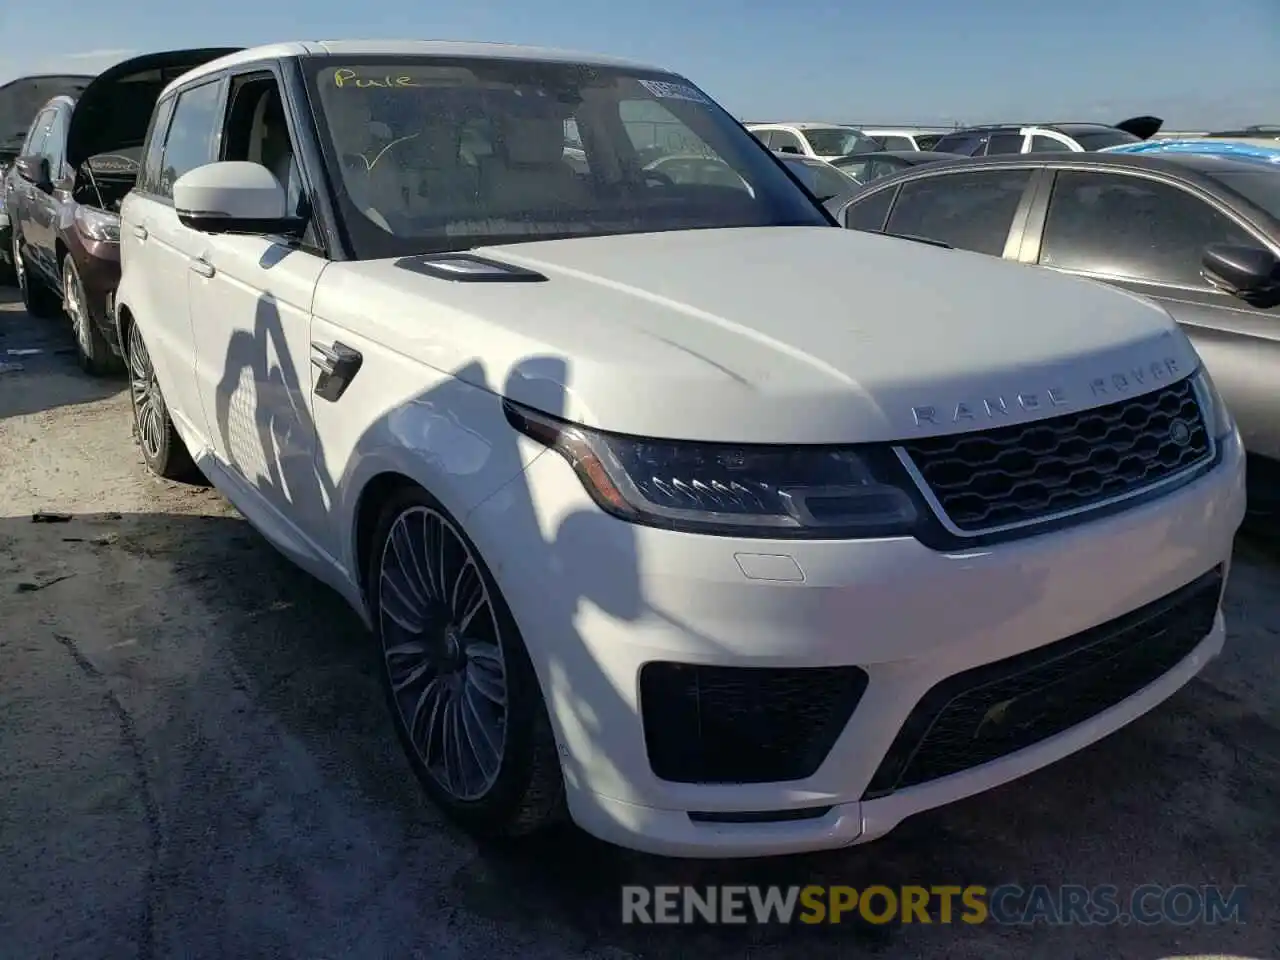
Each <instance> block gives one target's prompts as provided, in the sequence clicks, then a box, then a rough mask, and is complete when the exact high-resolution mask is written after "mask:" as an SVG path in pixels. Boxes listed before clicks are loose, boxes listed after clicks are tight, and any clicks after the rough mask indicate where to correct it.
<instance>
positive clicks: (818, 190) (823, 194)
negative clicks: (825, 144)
mask: <svg viewBox="0 0 1280 960" xmlns="http://www.w3.org/2000/svg"><path fill="white" fill-rule="evenodd" d="M783 163H785V164H786V165H787V166H788V167H789V168H790V169H791V172H792V173H794V174H795V175H796V179H797V180H799V181H800V182H801V183H803V184H804V185H805V189H807V190H808V191H809V192H810V193H812V194H813V195H814V196H815V197H817V198H818V200H820V201H824V200H830V199H831V198H832V197H834V196H837V195H839V194H841V193H847V192H848V191H849V189H850V188H851V187H853V186H854V183H853V181H852V180H850V179H849V178H848V177H846V176H845V175H844V174H843V173H840V172H839V171H838V170H835V169H834V168H833V167H831V165H830V164H827V163H824V162H823V161H821V160H805V159H800V158H790V157H788V158H787V159H786V160H784V161H783Z"/></svg>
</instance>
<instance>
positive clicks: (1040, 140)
mask: <svg viewBox="0 0 1280 960" xmlns="http://www.w3.org/2000/svg"><path fill="white" fill-rule="evenodd" d="M1070 149H1071V148H1070V147H1068V146H1067V145H1066V144H1065V143H1062V142H1061V141H1059V140H1055V139H1053V137H1046V136H1044V135H1043V134H1039V133H1037V134H1036V135H1035V136H1034V137H1032V138H1031V152H1032V153H1057V152H1060V151H1062V150H1070Z"/></svg>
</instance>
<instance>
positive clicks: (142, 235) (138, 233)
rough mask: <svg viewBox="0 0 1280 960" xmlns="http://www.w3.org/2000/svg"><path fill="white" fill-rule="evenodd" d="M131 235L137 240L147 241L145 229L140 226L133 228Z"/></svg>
mask: <svg viewBox="0 0 1280 960" xmlns="http://www.w3.org/2000/svg"><path fill="white" fill-rule="evenodd" d="M133 235H134V236H135V237H137V238H138V239H139V240H145V239H147V228H146V227H144V226H141V225H139V226H136V227H134V228H133Z"/></svg>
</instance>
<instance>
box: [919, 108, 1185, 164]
mask: <svg viewBox="0 0 1280 960" xmlns="http://www.w3.org/2000/svg"><path fill="white" fill-rule="evenodd" d="M1163 125H1164V121H1162V120H1161V119H1160V118H1159V117H1131V118H1129V119H1128V120H1121V121H1120V122H1119V123H1117V124H1116V125H1115V126H1107V125H1106V124H1105V123H993V124H988V125H986V126H981V127H969V128H967V129H965V130H956V131H955V132H954V133H949V134H947V135H946V136H945V137H943V138H942V139H941V140H939V141H938V142H937V143H936V144H934V146H933V149H934V150H937V151H939V152H940V153H959V154H962V155H963V156H966V157H989V156H995V155H996V154H1005V153H1056V152H1058V151H1060V150H1071V151H1074V152H1077V153H1089V152H1092V151H1094V150H1102V149H1104V148H1106V147H1118V146H1120V144H1122V143H1138V142H1140V141H1142V140H1150V139H1151V138H1152V137H1154V136H1155V135H1156V134H1157V133H1158V132H1159V131H1160V127H1161V126H1163Z"/></svg>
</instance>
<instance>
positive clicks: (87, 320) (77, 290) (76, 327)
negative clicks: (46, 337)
mask: <svg viewBox="0 0 1280 960" xmlns="http://www.w3.org/2000/svg"><path fill="white" fill-rule="evenodd" d="M62 298H63V305H62V310H63V313H65V314H66V315H67V318H68V319H69V320H70V321H71V328H72V330H73V331H74V333H75V335H76V359H77V360H78V361H79V363H80V369H81V370H83V371H84V372H85V373H87V374H89V375H90V376H91V377H103V376H106V375H108V374H111V373H117V372H119V370H120V369H121V367H122V364H121V363H120V358H119V357H117V356H116V355H115V353H114V352H113V351H112V349H111V346H110V344H108V343H107V338H106V337H104V336H103V335H102V331H101V330H99V329H98V323H97V321H96V320H94V319H93V315H92V314H91V313H90V311H89V302H88V298H87V297H86V295H85V291H84V282H83V281H82V280H81V279H80V268H79V267H77V266H76V261H75V258H74V257H72V256H71V255H70V254H67V255H66V256H64V257H63V258H62Z"/></svg>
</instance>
